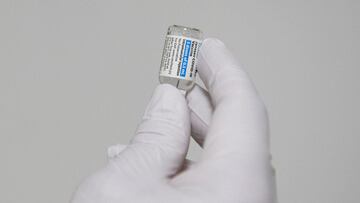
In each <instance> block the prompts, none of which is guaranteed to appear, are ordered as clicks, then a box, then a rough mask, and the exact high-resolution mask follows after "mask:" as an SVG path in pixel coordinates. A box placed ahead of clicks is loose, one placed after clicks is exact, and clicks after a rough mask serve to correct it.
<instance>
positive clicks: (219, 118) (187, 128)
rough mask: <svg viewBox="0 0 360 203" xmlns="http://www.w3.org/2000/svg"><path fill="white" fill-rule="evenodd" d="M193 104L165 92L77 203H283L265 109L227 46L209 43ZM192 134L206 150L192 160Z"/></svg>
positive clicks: (202, 56)
mask: <svg viewBox="0 0 360 203" xmlns="http://www.w3.org/2000/svg"><path fill="white" fill-rule="evenodd" d="M198 72H199V74H200V77H201V79H202V80H203V81H204V84H205V86H206V88H207V89H208V90H209V92H207V91H205V90H204V89H202V88H200V87H199V86H195V87H194V88H193V89H192V91H190V92H189V93H188V94H187V96H186V99H185V97H184V96H183V95H182V94H181V93H180V91H179V90H177V89H176V88H175V87H173V86H171V85H167V84H163V85H159V86H158V87H157V88H156V90H155V92H154V95H153V97H152V99H151V101H150V103H149V105H148V107H147V109H146V111H145V114H144V117H143V120H142V122H141V124H140V125H139V126H138V129H137V132H136V135H135V136H134V138H133V139H132V141H131V142H130V144H129V145H127V146H121V145H118V146H115V147H112V148H110V149H109V156H110V159H109V162H108V164H107V166H106V167H105V168H103V169H102V170H100V171H98V172H97V173H95V174H94V175H92V176H90V177H89V178H87V179H86V180H85V181H84V182H83V183H82V184H81V185H80V187H79V189H78V190H77V192H76V193H75V194H74V197H73V200H72V202H73V203H120V202H166V203H169V202H171V203H172V202H206V203H209V202H221V203H223V202H226V203H229V202H230V203H231V202H241V203H272V202H275V196H276V194H275V183H274V174H273V170H272V167H271V163H270V152H269V137H268V131H269V129H268V118H267V112H266V109H265V106H264V104H263V102H262V101H261V99H260V98H259V95H258V94H257V92H256V90H255V87H254V85H253V84H252V82H251V80H250V79H249V78H248V75H247V74H246V73H245V71H244V70H243V69H242V68H241V67H240V66H239V65H238V64H237V62H236V61H235V60H234V58H233V57H232V56H231V54H230V52H229V51H228V50H227V48H226V47H225V45H224V44H223V43H222V42H221V41H219V40H217V39H206V40H204V42H203V44H202V47H201V51H200V52H199V64H198ZM190 134H192V135H193V137H194V138H195V140H196V141H197V142H198V143H199V144H200V145H201V146H202V147H203V149H204V150H203V154H202V158H201V160H200V161H198V162H197V163H190V162H188V161H186V160H185V156H186V153H187V150H188V147H189V139H190Z"/></svg>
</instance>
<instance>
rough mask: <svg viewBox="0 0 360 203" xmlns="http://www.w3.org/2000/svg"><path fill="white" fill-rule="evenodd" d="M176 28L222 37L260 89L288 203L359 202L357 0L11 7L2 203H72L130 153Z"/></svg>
mask: <svg viewBox="0 0 360 203" xmlns="http://www.w3.org/2000/svg"><path fill="white" fill-rule="evenodd" d="M171 24H180V25H187V26H193V27H197V28H200V29H202V30H203V31H204V32H205V33H206V34H207V36H212V37H218V38H220V39H221V40H223V41H224V42H225V43H226V44H227V45H228V47H229V48H230V49H231V50H232V51H233V52H234V55H235V56H236V57H237V58H238V59H239V61H240V62H241V63H242V64H243V65H244V67H245V69H246V70H247V71H248V72H249V73H250V75H251V76H252V79H253V80H254V82H255V84H256V85H257V88H258V90H259V92H260V94H261V95H262V97H263V99H264V101H265V103H266V104H267V106H268V109H269V113H270V119H271V138H272V140H271V143H272V154H273V163H274V166H275V168H276V171H277V183H278V197H279V201H280V202H282V203H290V202H291V203H339V202H360V193H359V190H360V175H359V172H360V158H359V157H360V156H359V146H358V145H359V144H360V107H359V104H360V80H359V79H358V77H359V74H360V71H359V69H360V54H359V53H360V40H359V36H360V3H359V1H356V0H353V1H351V0H341V1H340V0H338V1H333V0H328V1H325V0H323V1H321V0H313V1H301V0H297V1H294V0H288V1H266V0H262V1H253V0H244V1H239V0H234V1H205V0H204V1H191V0H183V1H169V0H163V1H142V2H141V1H131V0H126V1H125V0H122V1H115V0H113V1H104V0H102V1H101V0H98V1H95V0H57V1H54V0H53V1H45V0H37V1H36V0H24V1H19V0H0V202H4V203H22V202H27V203H48V202H52V203H63V202H67V201H68V200H69V198H70V196H71V194H72V192H73V191H74V190H75V188H76V186H77V185H78V184H79V182H80V181H81V180H82V179H83V178H84V177H85V176H87V175H89V174H90V173H92V172H94V171H95V170H97V169H98V168H100V167H102V166H103V165H104V164H105V163H106V148H107V147H108V146H110V145H113V144H117V143H127V142H128V141H129V140H130V138H131V136H132V135H133V133H134V131H135V128H136V126H137V123H138V122H139V121H140V119H141V116H142V113H143V111H144V109H145V106H146V104H147V102H148V100H149V98H150V96H151V94H152V91H153V89H154V87H155V86H156V85H157V84H158V69H159V64H160V58H161V51H162V47H163V43H164V35H165V32H166V29H167V26H169V25H171ZM200 153H201V150H200V149H199V148H198V147H197V146H196V145H192V148H191V150H190V155H189V156H190V157H192V158H195V159H196V158H197V157H199V156H200Z"/></svg>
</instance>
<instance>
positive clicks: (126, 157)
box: [114, 84, 190, 178]
mask: <svg viewBox="0 0 360 203" xmlns="http://www.w3.org/2000/svg"><path fill="white" fill-rule="evenodd" d="M189 115H190V114H189V110H188V107H187V103H186V100H185V97H184V96H183V95H182V94H181V93H180V91H179V90H178V89H176V88H175V87H173V86H171V85H168V84H162V85H159V86H158V87H157V88H156V89H155V91H154V94H153V97H152V98H151V100H150V102H149V104H148V107H147V108H146V110H145V113H144V116H143V119H142V121H141V123H140V125H139V126H138V128H137V131H136V134H135V136H134V137H133V139H132V140H131V142H130V144H129V145H128V146H127V147H126V149H125V150H124V151H123V152H122V153H121V154H120V156H118V157H117V160H114V161H115V163H117V164H122V163H123V161H126V163H125V165H126V168H127V169H129V172H131V173H140V174H141V175H146V174H148V175H146V176H148V177H155V178H156V177H159V176H161V177H170V176H172V175H174V174H175V173H176V172H177V171H178V170H179V169H180V168H181V166H182V164H183V161H184V159H185V156H186V153H187V149H188V146H189V139H190V118H189V117H190V116H189ZM122 166H123V165H122ZM122 168H123V167H122ZM134 175H139V174H134Z"/></svg>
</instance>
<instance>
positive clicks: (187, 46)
mask: <svg viewBox="0 0 360 203" xmlns="http://www.w3.org/2000/svg"><path fill="white" fill-rule="evenodd" d="M200 45H201V40H197V39H193V38H188V37H183V36H175V35H168V36H166V39H165V47H164V53H163V58H162V60H161V67H160V76H167V77H173V78H180V79H184V80H190V81H193V80H195V74H196V60H197V55H198V52H199V48H200Z"/></svg>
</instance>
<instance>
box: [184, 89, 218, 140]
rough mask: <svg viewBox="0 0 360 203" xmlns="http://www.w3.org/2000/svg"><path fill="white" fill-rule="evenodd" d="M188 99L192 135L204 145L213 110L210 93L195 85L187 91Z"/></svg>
mask: <svg viewBox="0 0 360 203" xmlns="http://www.w3.org/2000/svg"><path fill="white" fill-rule="evenodd" d="M186 100H187V102H188V106H189V109H190V119H191V136H192V137H193V138H194V140H195V141H196V142H197V143H198V144H199V145H200V146H203V143H204V140H205V136H206V134H207V131H208V128H209V124H210V121H211V117H212V112H213V106H212V104H211V100H210V96H209V93H208V92H207V91H206V90H204V89H203V88H201V87H200V86H198V85H195V86H194V88H192V90H191V91H189V92H188V93H187V95H186Z"/></svg>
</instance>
